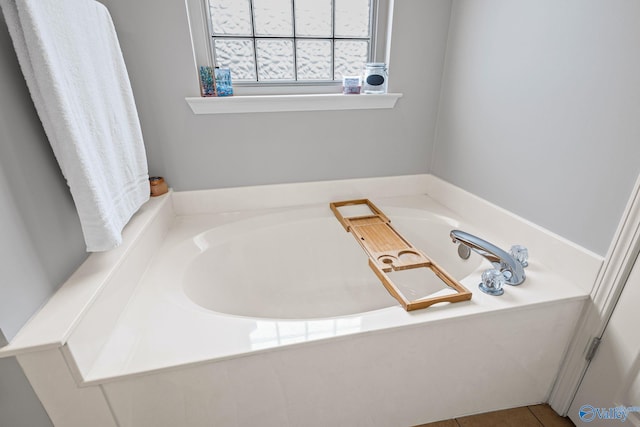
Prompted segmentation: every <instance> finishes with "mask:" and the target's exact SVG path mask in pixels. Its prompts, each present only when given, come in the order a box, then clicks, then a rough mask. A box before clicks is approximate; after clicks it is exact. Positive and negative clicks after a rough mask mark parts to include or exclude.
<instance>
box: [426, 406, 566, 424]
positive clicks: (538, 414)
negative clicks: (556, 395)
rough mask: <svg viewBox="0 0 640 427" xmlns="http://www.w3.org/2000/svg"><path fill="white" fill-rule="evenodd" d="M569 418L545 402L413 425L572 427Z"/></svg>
mask: <svg viewBox="0 0 640 427" xmlns="http://www.w3.org/2000/svg"><path fill="white" fill-rule="evenodd" d="M573 426H575V424H573V422H571V420H570V419H569V418H565V417H561V416H560V415H558V414H556V413H555V411H554V410H553V409H551V407H550V406H549V405H547V404H541V405H533V406H523V407H520V408H513V409H505V410H502V411H495V412H487V413H484V414H478V415H471V416H468V417H461V418H456V419H453V420H444V421H438V422H435V423H429V424H421V425H419V426H415V427H573Z"/></svg>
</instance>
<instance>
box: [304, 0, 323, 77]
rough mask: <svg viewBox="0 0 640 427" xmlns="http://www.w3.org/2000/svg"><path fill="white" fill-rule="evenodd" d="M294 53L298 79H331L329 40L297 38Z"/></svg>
mask: <svg viewBox="0 0 640 427" xmlns="http://www.w3.org/2000/svg"><path fill="white" fill-rule="evenodd" d="M296 5H297V2H296ZM296 53H297V55H298V56H297V62H296V65H297V66H298V80H331V42H330V41H329V40H298V41H296Z"/></svg>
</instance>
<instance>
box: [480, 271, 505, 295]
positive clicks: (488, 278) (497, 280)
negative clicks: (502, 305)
mask: <svg viewBox="0 0 640 427" xmlns="http://www.w3.org/2000/svg"><path fill="white" fill-rule="evenodd" d="M505 282H506V279H505V277H504V274H502V272H501V271H500V270H498V269H496V268H490V269H489V270H485V271H484V272H483V273H482V283H480V284H479V285H478V287H479V288H480V290H481V291H482V292H484V293H485V294H489V295H495V296H497V295H502V294H503V293H504V289H502V287H503V286H504V284H505Z"/></svg>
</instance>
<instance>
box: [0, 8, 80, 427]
mask: <svg viewBox="0 0 640 427" xmlns="http://www.w3.org/2000/svg"><path fill="white" fill-rule="evenodd" d="M0 93H1V94H2V98H1V102H0V236H2V238H0V272H1V273H0V274H1V277H2V280H1V281H0V328H1V329H2V331H3V332H4V334H5V336H6V337H7V339H9V340H10V339H11V338H13V336H15V334H16V333H17V331H18V330H19V329H20V328H21V327H22V325H23V324H24V323H26V321H27V320H28V319H29V317H31V316H32V315H33V313H35V312H36V311H37V309H38V308H39V307H40V306H41V305H42V304H43V303H44V302H45V301H46V299H47V298H48V297H49V296H50V295H51V294H52V293H53V292H55V290H56V289H57V288H58V286H59V285H60V284H61V283H63V282H64V280H66V278H67V277H68V276H69V275H70V274H71V272H73V271H74V270H75V269H76V268H77V266H78V265H79V264H80V263H81V262H82V261H83V260H84V259H85V257H86V253H85V250H84V249H85V247H84V240H83V238H82V232H81V229H80V221H79V220H78V215H77V214H76V211H75V208H74V205H73V201H72V199H71V195H70V193H69V190H68V187H67V185H66V182H65V180H64V178H63V177H62V174H61V173H60V169H59V168H58V164H57V163H56V161H55V158H54V156H53V153H52V151H51V148H50V146H49V143H48V141H47V139H46V136H45V135H44V131H43V129H42V125H41V124H40V121H39V119H38V116H37V115H36V112H35V109H34V106H33V103H32V102H31V98H30V97H29V93H28V91H27V87H26V84H25V82H24V78H23V77H22V74H21V72H20V68H19V66H18V60H17V58H16V56H15V53H14V51H13V46H12V44H11V40H10V37H9V33H8V31H7V27H6V24H5V22H4V17H3V16H2V14H0ZM50 425H51V422H50V421H49V418H48V416H47V414H46V413H45V412H44V409H43V408H42V406H41V405H40V402H39V401H38V399H37V397H36V396H35V394H34V393H33V390H32V389H31V386H30V385H29V383H28V381H27V379H26V378H25V376H24V374H23V373H22V370H21V369H20V367H19V365H18V363H17V362H16V360H15V359H14V358H8V359H0V426H3V427H5V426H6V427H23V426H24V427H40V426H50Z"/></svg>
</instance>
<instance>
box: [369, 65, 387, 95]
mask: <svg viewBox="0 0 640 427" xmlns="http://www.w3.org/2000/svg"><path fill="white" fill-rule="evenodd" d="M387 77H388V76H387V64H385V63H384V62H367V63H366V64H365V67H364V79H363V80H364V82H363V89H364V93H387Z"/></svg>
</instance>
